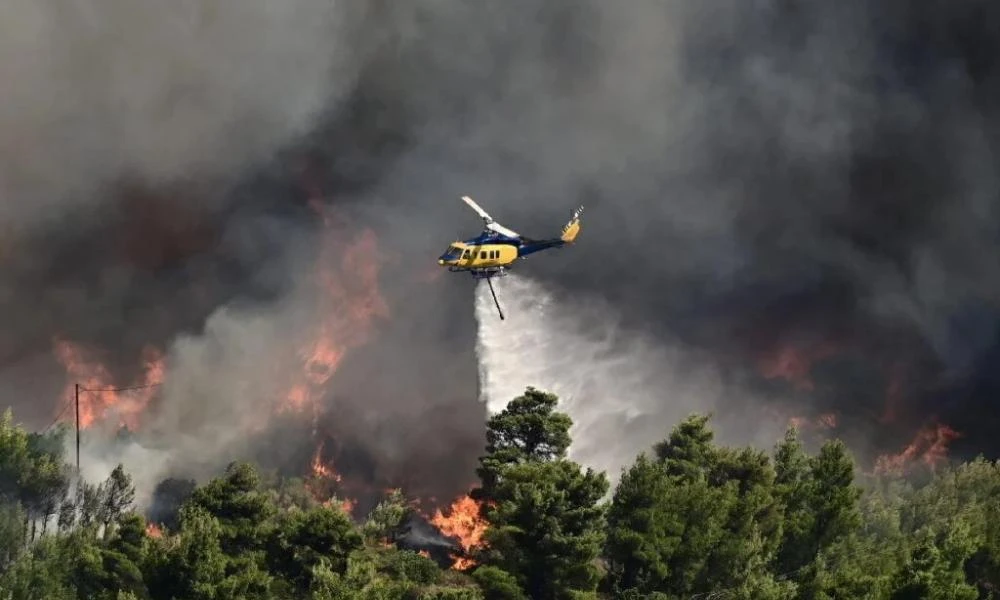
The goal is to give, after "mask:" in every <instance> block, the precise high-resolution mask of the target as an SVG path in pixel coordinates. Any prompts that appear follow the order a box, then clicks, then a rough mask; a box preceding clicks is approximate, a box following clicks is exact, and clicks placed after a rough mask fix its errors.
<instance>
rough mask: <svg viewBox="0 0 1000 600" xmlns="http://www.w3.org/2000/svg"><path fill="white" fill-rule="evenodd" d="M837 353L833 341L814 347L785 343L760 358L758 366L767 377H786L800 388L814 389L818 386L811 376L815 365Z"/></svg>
mask: <svg viewBox="0 0 1000 600" xmlns="http://www.w3.org/2000/svg"><path fill="white" fill-rule="evenodd" d="M836 353H837V348H836V346H834V345H833V344H832V343H824V344H819V345H816V346H812V347H801V346H795V345H791V344H789V345H783V346H781V347H779V348H778V349H777V350H776V351H774V352H772V353H770V354H768V355H766V356H764V357H763V358H762V359H761V360H759V361H758V364H757V368H758V370H759V371H760V374H761V375H763V376H764V377H765V378H767V379H784V380H786V381H788V382H789V383H791V384H792V385H793V386H794V387H795V388H796V389H798V390H803V391H812V390H813V389H815V388H816V384H815V382H813V380H812V377H811V376H810V373H811V371H812V368H813V365H815V364H816V363H817V362H819V361H821V360H824V359H826V358H830V357H831V356H833V355H835V354H836Z"/></svg>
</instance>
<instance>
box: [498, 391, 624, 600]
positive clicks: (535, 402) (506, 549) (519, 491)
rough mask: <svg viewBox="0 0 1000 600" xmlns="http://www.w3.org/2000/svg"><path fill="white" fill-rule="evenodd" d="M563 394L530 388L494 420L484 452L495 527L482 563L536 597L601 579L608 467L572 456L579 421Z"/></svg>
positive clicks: (566, 593)
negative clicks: (586, 465)
mask: <svg viewBox="0 0 1000 600" xmlns="http://www.w3.org/2000/svg"><path fill="white" fill-rule="evenodd" d="M557 403H558V398H557V397H556V396H555V395H553V394H547V393H544V392H540V391H537V390H534V389H533V388H528V389H527V391H526V392H525V394H524V395H523V396H520V397H518V398H515V399H514V400H513V401H511V403H510V404H509V405H508V407H507V408H506V409H505V410H503V411H502V412H500V413H499V414H497V415H494V416H493V417H492V418H491V419H490V420H489V422H488V424H487V447H486V455H485V456H483V457H482V458H481V459H480V469H479V474H480V477H481V478H482V488H481V490H480V493H479V497H480V498H482V499H484V500H485V501H486V509H485V511H484V512H485V517H486V520H487V521H488V523H489V524H490V528H489V529H488V530H487V532H486V534H485V537H484V541H485V549H484V550H483V551H482V552H481V557H480V558H481V559H482V561H483V564H486V565H490V566H495V567H498V568H499V569H501V570H502V571H505V572H507V573H509V574H510V575H512V576H513V577H514V578H515V579H516V580H517V582H518V584H519V585H520V586H521V588H522V589H523V590H524V591H525V592H526V593H527V595H528V596H529V597H531V598H534V599H536V600H542V599H545V600H548V599H557V598H569V597H572V596H573V595H574V594H577V593H586V592H592V591H593V590H595V589H596V587H597V582H598V571H597V567H596V565H595V561H596V559H597V557H598V555H599V553H600V550H601V547H602V546H603V543H604V535H605V534H604V507H603V506H601V505H599V502H600V500H601V498H602V497H603V496H604V494H605V493H606V492H607V490H608V481H607V478H606V477H605V475H604V474H603V473H595V472H594V471H593V470H591V469H587V470H586V471H583V470H582V469H581V467H580V465H578V464H576V463H574V462H571V461H569V460H567V459H566V458H565V456H566V452H567V450H568V448H569V445H570V436H569V430H570V428H571V426H572V421H571V420H570V418H569V416H568V415H565V414H563V413H558V412H556V411H555V407H556V405H557Z"/></svg>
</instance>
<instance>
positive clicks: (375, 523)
mask: <svg viewBox="0 0 1000 600" xmlns="http://www.w3.org/2000/svg"><path fill="white" fill-rule="evenodd" d="M407 511H408V509H407V507H406V498H405V497H404V496H403V492H402V490H399V489H394V490H391V491H390V492H389V494H388V495H387V496H386V497H385V498H383V499H382V501H380V502H379V503H378V504H377V505H375V508H373V509H372V511H371V513H369V515H368V519H367V520H366V521H365V524H364V527H363V531H364V534H365V537H366V538H368V540H369V541H370V542H376V541H385V542H387V543H390V544H391V543H395V541H396V537H397V536H398V535H399V532H400V526H401V525H402V523H403V519H404V518H405V517H406V514H407Z"/></svg>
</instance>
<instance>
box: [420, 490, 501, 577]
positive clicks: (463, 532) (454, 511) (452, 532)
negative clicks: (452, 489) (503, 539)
mask: <svg viewBox="0 0 1000 600" xmlns="http://www.w3.org/2000/svg"><path fill="white" fill-rule="evenodd" d="M480 507H481V505H480V504H479V503H478V502H476V501H475V500H473V499H472V498H470V497H469V496H463V497H461V498H459V499H458V500H456V501H455V502H453V503H452V505H451V506H450V507H449V508H448V509H447V514H445V513H444V512H442V511H441V510H440V509H438V510H436V511H435V512H434V516H433V517H431V518H430V522H431V524H433V525H434V526H435V527H437V528H438V529H439V530H440V531H441V533H442V534H443V535H445V536H446V537H450V538H456V539H457V540H458V543H459V545H460V546H461V547H462V550H463V551H465V553H466V554H469V553H471V552H472V551H473V550H474V549H476V548H478V547H479V546H480V545H481V544H482V539H483V534H485V533H486V529H487V523H486V521H485V520H484V519H483V518H482V517H481V516H480V515H479V510H480ZM452 558H453V559H455V564H454V565H452V568H454V569H457V570H463V569H468V568H469V567H472V566H475V564H476V563H475V561H473V560H472V559H470V558H467V557H463V556H454V555H453V556H452Z"/></svg>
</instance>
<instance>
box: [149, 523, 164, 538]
mask: <svg viewBox="0 0 1000 600" xmlns="http://www.w3.org/2000/svg"><path fill="white" fill-rule="evenodd" d="M146 535H148V536H149V537H151V538H161V537H163V530H162V529H160V526H159V525H157V524H156V523H149V524H147V525H146Z"/></svg>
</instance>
